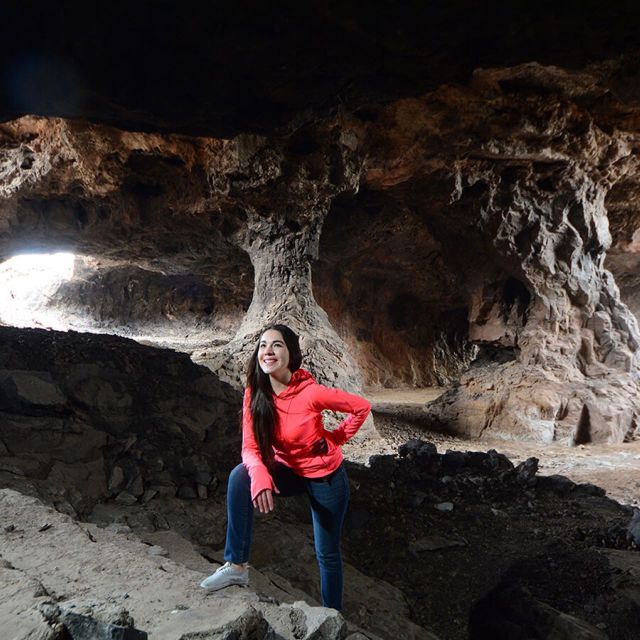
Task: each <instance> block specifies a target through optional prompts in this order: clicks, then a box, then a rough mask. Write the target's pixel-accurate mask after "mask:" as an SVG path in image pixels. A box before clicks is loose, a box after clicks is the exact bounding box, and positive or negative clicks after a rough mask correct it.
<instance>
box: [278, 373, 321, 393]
mask: <svg viewBox="0 0 640 640" xmlns="http://www.w3.org/2000/svg"><path fill="white" fill-rule="evenodd" d="M315 382H316V381H315V378H314V377H313V376H312V375H311V374H310V373H309V372H308V371H307V370H305V369H298V370H297V371H294V372H293V374H292V375H291V380H289V384H288V385H287V388H286V389H285V390H284V391H282V392H281V393H280V394H279V395H278V398H287V397H289V396H294V395H296V394H297V393H300V391H302V389H304V388H305V387H308V386H309V385H310V384H315Z"/></svg>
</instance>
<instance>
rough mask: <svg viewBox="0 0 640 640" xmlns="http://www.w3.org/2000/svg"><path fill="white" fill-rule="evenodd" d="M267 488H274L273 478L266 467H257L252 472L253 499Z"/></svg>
mask: <svg viewBox="0 0 640 640" xmlns="http://www.w3.org/2000/svg"><path fill="white" fill-rule="evenodd" d="M265 489H271V490H273V479H272V478H271V474H270V473H269V472H268V471H267V469H266V467H263V468H258V469H255V470H254V472H253V473H252V474H251V500H255V499H256V497H257V496H258V494H259V493H260V492H262V491H264V490H265Z"/></svg>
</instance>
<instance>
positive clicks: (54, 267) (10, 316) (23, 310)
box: [0, 253, 75, 329]
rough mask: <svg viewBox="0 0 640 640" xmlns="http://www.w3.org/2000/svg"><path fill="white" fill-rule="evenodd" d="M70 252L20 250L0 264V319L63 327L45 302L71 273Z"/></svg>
mask: <svg viewBox="0 0 640 640" xmlns="http://www.w3.org/2000/svg"><path fill="white" fill-rule="evenodd" d="M74 260H75V258H74V255H73V254H72V253H50V254H45V253H38V254H23V255H19V256H14V257H13V258H10V259H9V260H7V261H6V262H5V263H3V264H2V265H0V323H2V324H7V325H12V326H16V327H47V328H54V329H57V328H63V327H62V326H61V323H60V319H59V314H58V313H56V311H55V308H54V307H53V306H48V303H49V301H50V299H51V297H52V296H53V295H54V294H55V292H56V291H57V289H58V287H59V286H60V285H61V284H62V283H63V282H66V281H67V280H70V279H71V278H72V277H73V264H74Z"/></svg>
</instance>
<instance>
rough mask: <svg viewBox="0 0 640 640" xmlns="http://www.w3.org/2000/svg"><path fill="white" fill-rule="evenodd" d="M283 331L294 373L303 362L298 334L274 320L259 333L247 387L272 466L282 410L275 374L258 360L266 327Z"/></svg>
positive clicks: (262, 450)
mask: <svg viewBox="0 0 640 640" xmlns="http://www.w3.org/2000/svg"><path fill="white" fill-rule="evenodd" d="M269 330H273V331H279V332H280V335H281V336H282V338H283V340H284V343H285V344H286V345H287V349H288V350H289V371H291V373H293V372H294V371H297V370H298V369H299V368H300V365H301V364H302V352H301V351H300V340H299V339H298V336H297V335H296V334H295V333H294V332H293V331H292V330H291V329H289V327H287V326H286V325H284V324H271V325H269V326H268V327H265V328H264V329H263V330H262V331H261V332H260V335H259V336H258V343H257V344H256V348H255V349H254V351H253V355H252V356H251V359H250V360H249V363H248V365H247V387H248V388H249V389H250V390H251V418H252V419H253V433H254V435H255V438H256V441H257V443H258V447H259V448H260V453H261V455H262V460H263V462H264V463H265V464H266V465H267V466H268V465H270V464H271V463H272V462H273V448H272V446H271V445H272V443H273V433H274V431H275V428H276V424H277V422H278V414H277V413H276V407H275V403H274V399H273V387H272V386H271V378H269V375H268V374H267V373H265V372H264V371H263V370H262V369H261V368H260V365H259V364H258V351H259V349H260V340H261V338H262V336H263V335H264V333H265V332H266V331H269Z"/></svg>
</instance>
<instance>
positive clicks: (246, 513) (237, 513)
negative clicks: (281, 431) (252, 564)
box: [224, 464, 253, 564]
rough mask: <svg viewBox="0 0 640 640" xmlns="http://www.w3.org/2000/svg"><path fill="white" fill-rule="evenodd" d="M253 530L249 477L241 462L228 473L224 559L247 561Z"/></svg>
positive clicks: (234, 561) (239, 561)
mask: <svg viewBox="0 0 640 640" xmlns="http://www.w3.org/2000/svg"><path fill="white" fill-rule="evenodd" d="M252 532H253V502H252V500H251V479H250V478H249V473H248V472H247V469H246V468H245V466H244V465H243V464H239V465H238V466H237V467H236V468H235V469H234V470H233V471H232V472H231V474H230V475H229V484H228V486H227V542H226V544H225V547H224V559H225V560H226V561H227V562H233V563H234V564H242V563H244V562H248V561H249V554H250V552H251V535H252Z"/></svg>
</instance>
